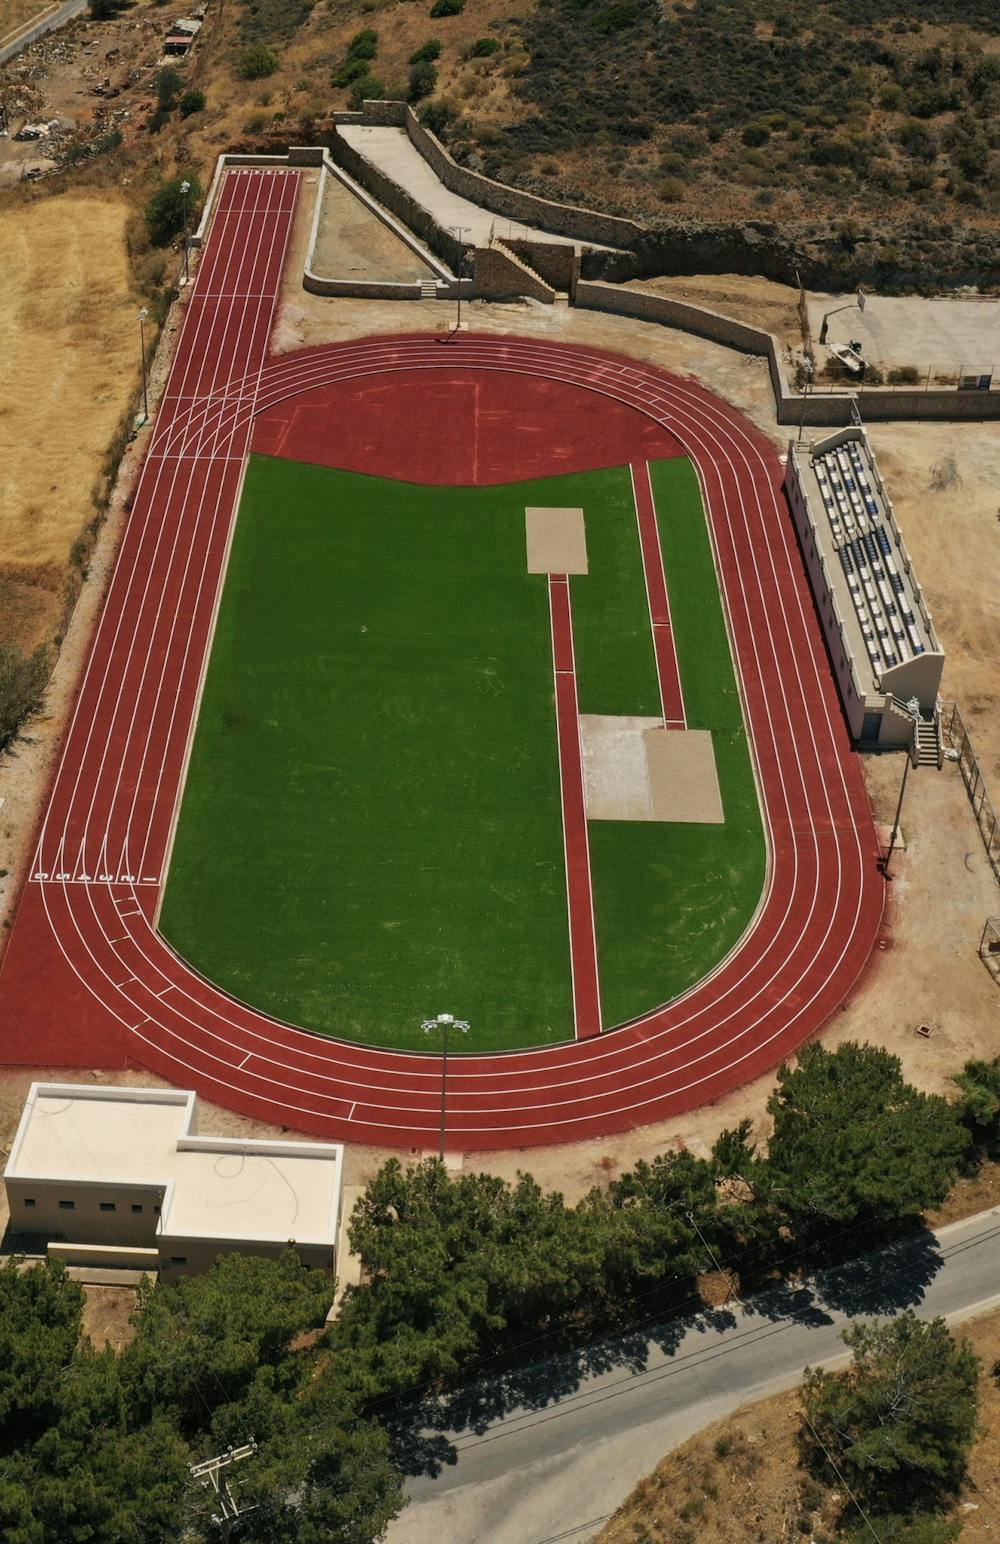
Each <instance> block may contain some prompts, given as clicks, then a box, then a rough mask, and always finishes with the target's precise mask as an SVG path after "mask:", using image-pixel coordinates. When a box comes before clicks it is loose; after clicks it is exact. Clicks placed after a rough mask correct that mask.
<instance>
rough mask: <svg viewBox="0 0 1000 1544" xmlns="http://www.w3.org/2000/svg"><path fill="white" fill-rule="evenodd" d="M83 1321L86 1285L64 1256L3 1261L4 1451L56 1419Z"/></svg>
mask: <svg viewBox="0 0 1000 1544" xmlns="http://www.w3.org/2000/svg"><path fill="white" fill-rule="evenodd" d="M82 1320H83V1288H82V1287H81V1286H80V1285H79V1284H78V1283H77V1282H75V1281H72V1280H71V1279H70V1277H69V1276H67V1274H66V1268H65V1266H64V1265H63V1264H62V1263H61V1262H60V1261H57V1260H47V1261H45V1263H44V1264H42V1265H39V1266H36V1267H35V1268H34V1269H32V1270H22V1269H21V1268H20V1262H19V1261H18V1260H17V1259H16V1258H11V1259H9V1260H6V1261H5V1262H4V1264H3V1265H2V1266H0V1451H8V1450H10V1449H11V1448H12V1447H14V1446H18V1445H20V1444H21V1443H30V1442H31V1441H32V1440H33V1438H34V1437H35V1436H36V1435H40V1434H41V1433H42V1432H44V1431H45V1430H46V1429H47V1428H49V1427H51V1426H52V1425H54V1424H55V1421H56V1419H57V1417H58V1415H59V1412H60V1410H61V1408H62V1399H63V1380H64V1373H65V1369H66V1368H67V1367H68V1366H69V1364H70V1362H71V1361H72V1358H73V1353H74V1351H75V1350H76V1345H77V1342H78V1340H79V1338H80V1325H81V1323H82Z"/></svg>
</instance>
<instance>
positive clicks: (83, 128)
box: [0, 5, 204, 187]
mask: <svg viewBox="0 0 1000 1544" xmlns="http://www.w3.org/2000/svg"><path fill="white" fill-rule="evenodd" d="M203 18H204V11H203V10H199V11H196V12H194V13H193V14H192V15H191V16H190V17H181V18H174V17H170V16H169V14H168V16H164V13H163V10H162V9H161V8H159V7H155V6H152V5H144V6H142V5H137V6H135V7H133V8H132V10H130V11H127V12H124V13H122V15H121V16H119V17H117V18H115V19H114V20H112V21H104V22H97V23H95V22H92V21H90V20H88V19H86V18H81V19H79V20H77V21H74V22H70V23H69V24H68V25H67V26H66V27H64V28H62V29H61V30H60V31H58V32H52V33H49V34H47V35H46V36H44V37H41V38H39V39H38V40H37V41H36V42H34V43H32V44H30V45H29V46H28V47H27V48H25V49H24V50H23V51H22V52H21V53H19V54H16V55H15V56H14V57H13V58H12V59H10V60H9V61H8V62H7V64H6V65H4V66H2V67H0V187H2V186H4V185H9V184H10V183H11V182H13V181H16V180H18V179H22V180H35V179H37V178H39V177H44V176H46V175H48V174H50V173H52V172H55V171H58V170H61V169H62V168H64V167H66V166H71V165H74V164H76V163H77V162H79V161H82V160H86V159H89V158H90V157H92V156H94V155H100V154H102V153H103V152H105V151H107V150H110V149H114V148H115V147H116V146H117V145H119V144H121V143H122V142H123V141H125V142H127V141H128V140H130V139H132V138H134V137H137V136H138V135H139V134H144V133H146V131H147V128H148V125H149V120H150V118H151V117H152V115H153V113H154V111H155V109H156V75H157V71H158V69H159V68H160V67H161V66H162V65H164V64H168V63H171V62H174V61H175V60H176V56H177V54H187V53H188V52H189V50H190V47H191V45H192V44H193V42H194V40H195V38H196V36H197V33H198V31H199V30H200V28H201V25H202V21H203ZM175 39H176V40H181V39H182V40H183V44H184V46H183V47H182V48H181V47H177V46H174V47H168V46H167V45H168V44H169V43H170V42H172V41H173V40H175Z"/></svg>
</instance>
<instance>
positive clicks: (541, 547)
mask: <svg viewBox="0 0 1000 1544" xmlns="http://www.w3.org/2000/svg"><path fill="white" fill-rule="evenodd" d="M524 533H525V539H526V541H527V545H528V573H529V574H585V573H586V572H587V534H586V531H585V529H584V524H583V510H582V509H556V508H551V509H549V508H545V507H544V506H542V507H529V508H527V509H526V510H525V511H524Z"/></svg>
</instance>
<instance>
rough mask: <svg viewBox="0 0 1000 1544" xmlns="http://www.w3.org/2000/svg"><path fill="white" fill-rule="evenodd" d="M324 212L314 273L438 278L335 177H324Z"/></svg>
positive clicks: (345, 276)
mask: <svg viewBox="0 0 1000 1544" xmlns="http://www.w3.org/2000/svg"><path fill="white" fill-rule="evenodd" d="M324 186H325V192H324V195H323V211H322V213H321V215H320V220H319V230H318V232H317V235H316V251H315V256H314V258H313V272H314V273H321V274H324V275H326V276H328V277H330V278H334V279H381V280H388V281H392V282H398V283H407V282H412V281H413V280H419V279H433V278H435V277H436V275H435V273H434V270H433V269H432V268H431V266H430V264H429V263H425V262H423V261H422V260H421V259H420V258H419V257H418V256H417V255H416V253H415V252H411V251H410V248H409V247H408V246H407V245H406V243H405V242H404V241H400V239H399V237H398V236H395V235H393V233H392V231H391V230H390V229H389V227H388V226H387V225H385V224H384V223H383V222H382V221H381V220H380V219H379V218H378V215H375V214H372V212H371V210H370V209H366V208H365V206H364V204H363V203H362V202H361V200H360V199H358V198H356V197H355V196H354V194H353V193H352V192H351V190H350V188H346V187H345V186H344V184H343V183H342V182H338V180H337V178H336V177H331V176H327V177H326V178H324Z"/></svg>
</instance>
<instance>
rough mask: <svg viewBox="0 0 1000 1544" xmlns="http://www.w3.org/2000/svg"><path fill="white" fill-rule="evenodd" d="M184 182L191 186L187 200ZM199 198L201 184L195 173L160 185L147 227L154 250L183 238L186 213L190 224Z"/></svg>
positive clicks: (172, 178)
mask: <svg viewBox="0 0 1000 1544" xmlns="http://www.w3.org/2000/svg"><path fill="white" fill-rule="evenodd" d="M185 181H186V182H188V183H189V184H190V186H189V190H188V193H187V197H186V198H185V195H184V194H183V193H182V192H181V183H182V182H185ZM200 198H201V183H200V182H199V181H198V178H197V177H196V176H195V174H194V172H187V173H185V174H184V175H183V176H180V177H171V178H170V180H169V181H167V182H161V183H160V185H159V187H158V188H157V189H156V192H155V193H154V194H153V196H152V198H151V199H150V200H149V203H148V204H147V205H146V224H147V225H148V226H149V237H150V240H151V241H152V243H153V245H154V246H157V247H165V246H166V245H167V244H168V242H170V241H172V240H173V239H174V237H175V236H178V235H180V233H181V231H182V230H183V229H184V218H185V211H186V212H187V216H188V219H189V221H190V218H191V214H192V212H193V211H194V210H195V209H197V207H198V201H199V200H200Z"/></svg>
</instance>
